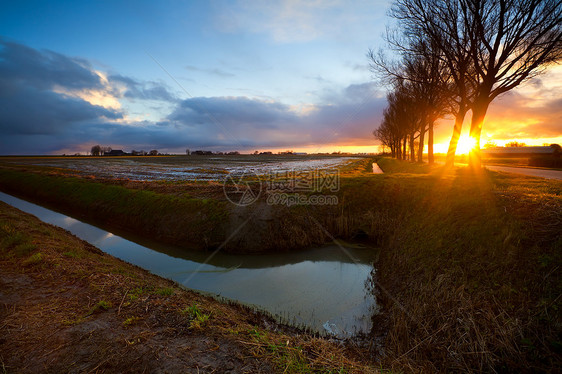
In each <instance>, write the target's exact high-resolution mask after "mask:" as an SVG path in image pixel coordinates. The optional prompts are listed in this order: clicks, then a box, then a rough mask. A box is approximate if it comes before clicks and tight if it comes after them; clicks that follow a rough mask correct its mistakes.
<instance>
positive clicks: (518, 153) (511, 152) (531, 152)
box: [482, 145, 554, 157]
mask: <svg viewBox="0 0 562 374" xmlns="http://www.w3.org/2000/svg"><path fill="white" fill-rule="evenodd" d="M553 153H554V147H552V146H548V145H547V146H542V147H491V148H485V149H483V150H482V156H490V157H530V156H539V155H545V156H546V155H550V154H553Z"/></svg>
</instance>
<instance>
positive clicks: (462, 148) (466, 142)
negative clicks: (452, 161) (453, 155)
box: [457, 135, 476, 155]
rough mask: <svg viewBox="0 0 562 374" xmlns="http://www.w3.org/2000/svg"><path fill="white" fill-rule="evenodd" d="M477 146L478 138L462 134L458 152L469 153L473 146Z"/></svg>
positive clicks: (460, 153) (461, 153)
mask: <svg viewBox="0 0 562 374" xmlns="http://www.w3.org/2000/svg"><path fill="white" fill-rule="evenodd" d="M475 146H476V139H474V138H472V137H470V136H468V135H462V136H461V137H460V138H459V143H458V145H457V154H459V155H467V154H468V153H469V152H470V150H471V149H472V148H474V147H475Z"/></svg>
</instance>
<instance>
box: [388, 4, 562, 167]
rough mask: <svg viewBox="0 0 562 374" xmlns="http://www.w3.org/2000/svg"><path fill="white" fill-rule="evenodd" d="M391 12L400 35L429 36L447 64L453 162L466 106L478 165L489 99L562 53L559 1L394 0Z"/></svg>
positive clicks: (405, 37) (411, 37)
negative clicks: (398, 25)
mask: <svg viewBox="0 0 562 374" xmlns="http://www.w3.org/2000/svg"><path fill="white" fill-rule="evenodd" d="M391 16H393V17H394V18H396V19H397V20H398V21H399V23H400V26H401V28H402V40H406V41H408V40H410V41H411V40H419V39H420V38H422V39H424V38H425V39H428V40H430V41H431V45H434V46H437V49H438V55H439V56H440V58H441V59H443V61H444V62H445V63H446V65H447V66H448V69H449V74H448V78H447V80H448V81H449V84H445V85H443V86H442V87H449V88H450V90H451V93H452V94H451V95H450V98H451V114H453V115H454V116H455V126H454V130H453V136H452V137H451V142H450V145H449V152H448V162H449V163H451V162H452V159H453V158H454V153H455V151H456V144H457V142H458V138H459V135H460V130H461V127H462V123H463V120H464V117H465V115H466V113H467V112H468V110H470V109H472V123H471V128H470V135H471V137H473V138H474V139H475V142H476V147H475V149H474V150H473V152H471V157H470V160H471V164H473V165H480V135H481V132H482V125H483V122H484V118H485V116H486V112H487V110H488V107H489V105H490V103H491V102H492V101H493V100H494V99H495V98H496V97H498V96H499V95H501V94H503V93H505V92H507V91H509V90H511V89H513V88H515V87H517V86H518V85H520V84H521V83H523V82H524V81H526V80H528V79H530V78H532V77H534V76H536V75H537V74H540V73H542V72H543V71H544V70H545V68H546V67H547V66H548V65H549V64H551V63H554V62H557V61H558V60H560V59H561V58H562V42H561V38H562V2H561V1H560V0H396V1H395V3H394V5H393V7H392V10H391ZM400 41H401V39H395V46H399V45H400ZM402 43H403V44H404V42H402ZM409 45H412V44H411V43H410V44H409ZM402 48H403V49H405V50H408V49H410V48H409V47H404V46H402Z"/></svg>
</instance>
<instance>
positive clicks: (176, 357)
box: [0, 203, 374, 373]
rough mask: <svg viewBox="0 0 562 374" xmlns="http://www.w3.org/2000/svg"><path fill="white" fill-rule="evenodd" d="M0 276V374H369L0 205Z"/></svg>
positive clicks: (335, 351) (352, 354)
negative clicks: (175, 373)
mask: <svg viewBox="0 0 562 374" xmlns="http://www.w3.org/2000/svg"><path fill="white" fill-rule="evenodd" d="M0 274H2V275H1V277H0V305H1V307H0V372H2V373H36V372H43V373H63V372H96V373H104V372H108V373H139V372H233V373H243V372H252V373H273V372H279V373H283V372H288V373H303V372H304V373H307V372H325V373H347V372H349V373H352V372H356V373H364V372H374V369H373V368H372V367H370V366H368V365H366V364H364V363H363V364H362V363H361V357H362V355H363V356H364V355H365V352H362V351H361V350H359V349H356V348H353V347H352V346H351V345H348V346H343V345H341V344H338V343H337V342H330V341H328V340H325V339H319V338H315V337H313V336H309V335H303V334H297V333H294V332H290V330H286V329H283V328H282V327H279V326H277V325H276V324H274V323H273V322H272V321H271V320H269V319H267V318H266V317H263V316H261V315H259V314H256V313H253V312H251V311H249V310H246V309H244V308H242V307H239V306H235V305H225V304H222V303H219V302H217V301H216V300H214V299H211V298H208V297H204V296H201V295H199V294H197V293H194V292H191V291H189V290H185V289H183V288H181V287H179V286H177V285H176V284H174V283H173V282H171V281H168V280H165V279H162V278H159V277H157V276H155V275H152V274H150V273H148V272H147V271H145V270H142V269H140V268H138V267H135V266H133V265H130V264H128V263H125V262H123V261H121V260H118V259H116V258H114V257H111V256H109V255H107V254H104V253H102V252H101V251H100V250H99V249H97V248H95V247H93V246H91V245H89V244H88V243H85V242H83V241H81V240H79V239H77V238H76V237H74V236H72V235H70V234H69V233H68V232H66V231H64V230H62V229H60V228H56V227H53V226H51V225H48V224H45V223H42V222H40V221H39V220H37V219H36V218H35V217H33V216H31V215H28V214H26V213H23V212H21V211H18V210H16V209H15V208H12V207H10V206H8V205H6V204H4V203H0ZM364 361H365V359H364V358H363V362H364Z"/></svg>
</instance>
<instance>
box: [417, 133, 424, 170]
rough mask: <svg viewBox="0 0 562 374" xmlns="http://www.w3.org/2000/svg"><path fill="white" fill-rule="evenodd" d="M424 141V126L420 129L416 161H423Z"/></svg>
mask: <svg viewBox="0 0 562 374" xmlns="http://www.w3.org/2000/svg"><path fill="white" fill-rule="evenodd" d="M424 143H425V128H423V129H421V131H420V144H419V145H418V162H420V163H421V162H423V146H424Z"/></svg>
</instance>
